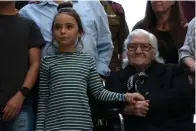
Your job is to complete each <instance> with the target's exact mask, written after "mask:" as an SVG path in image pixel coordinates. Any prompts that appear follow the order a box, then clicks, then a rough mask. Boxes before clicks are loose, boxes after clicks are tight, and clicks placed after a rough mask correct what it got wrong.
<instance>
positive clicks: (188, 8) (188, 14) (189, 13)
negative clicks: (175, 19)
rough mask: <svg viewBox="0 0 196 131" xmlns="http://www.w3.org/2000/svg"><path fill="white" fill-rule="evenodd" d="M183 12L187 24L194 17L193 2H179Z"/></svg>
mask: <svg viewBox="0 0 196 131" xmlns="http://www.w3.org/2000/svg"><path fill="white" fill-rule="evenodd" d="M179 2H180V4H181V6H182V9H183V12H184V16H185V18H186V20H187V22H190V21H191V20H192V19H193V18H194V17H195V1H194V0H193V1H179Z"/></svg>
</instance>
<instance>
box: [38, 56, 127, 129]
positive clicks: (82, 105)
mask: <svg viewBox="0 0 196 131" xmlns="http://www.w3.org/2000/svg"><path fill="white" fill-rule="evenodd" d="M87 91H89V92H90V93H91V94H92V96H93V97H95V98H96V99H97V100H100V101H108V102H109V101H110V102H111V101H113V102H117V101H125V95H124V94H119V93H114V92H109V91H107V90H105V89H104V87H103V84H102V83H101V80H100V77H99V75H98V73H97V71H96V67H95V62H94V60H93V58H92V57H91V56H90V55H88V54H86V53H83V52H77V53H64V54H61V55H51V56H48V57H45V58H44V59H42V62H41V69H40V86H39V101H38V111H37V121H36V131H65V130H66V131H76V130H77V131H81V130H90V129H92V127H93V124H92V119H91V111H90V107H89V98H88V96H87Z"/></svg>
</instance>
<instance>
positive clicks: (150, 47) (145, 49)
mask: <svg viewBox="0 0 196 131" xmlns="http://www.w3.org/2000/svg"><path fill="white" fill-rule="evenodd" d="M131 45H137V48H138V47H140V49H141V50H142V51H149V50H151V49H152V48H153V47H152V45H150V44H149V43H129V44H128V45H127V49H128V50H129V51H136V50H137V48H131V47H130V46H131ZM141 45H148V47H147V48H142V46H141Z"/></svg>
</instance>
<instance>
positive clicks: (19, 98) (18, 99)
mask: <svg viewBox="0 0 196 131" xmlns="http://www.w3.org/2000/svg"><path fill="white" fill-rule="evenodd" d="M24 99H25V97H24V96H23V95H22V93H21V92H17V93H16V94H15V95H14V96H13V97H12V98H11V99H10V100H9V101H8V103H7V105H6V106H5V108H4V109H3V111H2V112H3V117H2V119H3V121H9V120H11V119H14V118H15V117H16V116H17V115H18V114H19V112H20V110H21V108H22V105H23V101H24Z"/></svg>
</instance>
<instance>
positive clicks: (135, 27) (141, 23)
mask: <svg viewBox="0 0 196 131" xmlns="http://www.w3.org/2000/svg"><path fill="white" fill-rule="evenodd" d="M135 29H144V30H145V27H144V24H143V20H140V21H138V22H137V23H136V24H135V25H134V26H133V28H132V31H134V30H135Z"/></svg>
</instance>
